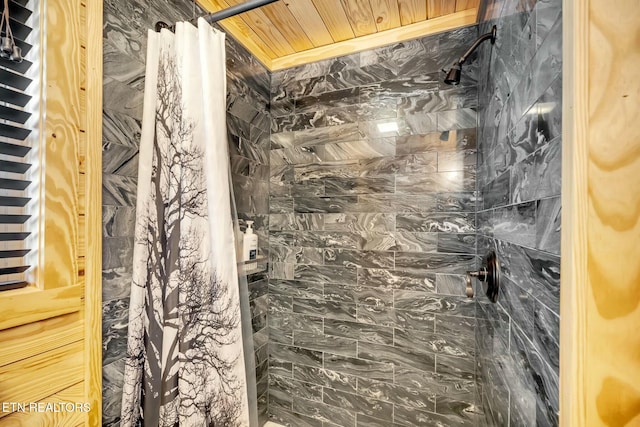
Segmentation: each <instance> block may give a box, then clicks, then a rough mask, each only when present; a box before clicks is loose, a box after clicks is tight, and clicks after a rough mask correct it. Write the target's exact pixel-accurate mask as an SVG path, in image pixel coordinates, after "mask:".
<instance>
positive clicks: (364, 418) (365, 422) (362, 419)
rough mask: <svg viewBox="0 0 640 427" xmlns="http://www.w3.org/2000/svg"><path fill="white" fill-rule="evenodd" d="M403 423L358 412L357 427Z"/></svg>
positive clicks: (390, 425) (375, 426) (395, 426)
mask: <svg viewBox="0 0 640 427" xmlns="http://www.w3.org/2000/svg"><path fill="white" fill-rule="evenodd" d="M400 425H401V424H396V423H392V422H389V421H387V420H379V419H377V418H373V417H370V416H368V415H364V414H356V427H398V426H400Z"/></svg>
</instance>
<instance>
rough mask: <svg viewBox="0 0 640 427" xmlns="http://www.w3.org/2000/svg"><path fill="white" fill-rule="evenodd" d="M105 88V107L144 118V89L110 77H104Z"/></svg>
mask: <svg viewBox="0 0 640 427" xmlns="http://www.w3.org/2000/svg"><path fill="white" fill-rule="evenodd" d="M103 89H104V92H103V93H104V98H103V106H104V108H105V109H108V110H113V111H116V112H118V113H122V114H125V115H127V116H131V117H134V118H137V119H141V118H142V103H143V93H142V90H137V89H135V88H134V87H132V86H129V85H127V84H124V83H121V82H119V81H117V80H114V79H112V78H109V77H107V78H105V79H104V83H103Z"/></svg>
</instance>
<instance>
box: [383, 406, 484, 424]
mask: <svg viewBox="0 0 640 427" xmlns="http://www.w3.org/2000/svg"><path fill="white" fill-rule="evenodd" d="M394 409H395V411H394V413H393V421H394V422H396V423H398V424H401V425H410V426H414V425H415V426H422V425H425V426H426V425H435V426H467V425H469V426H473V425H474V424H473V421H471V422H469V423H468V424H466V423H463V424H460V423H459V422H457V421H456V420H455V419H452V418H450V417H449V416H447V415H441V414H436V413H433V412H428V411H425V410H421V409H416V408H410V407H406V406H400V405H396V406H395V408H394Z"/></svg>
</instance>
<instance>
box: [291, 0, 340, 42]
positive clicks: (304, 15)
mask: <svg viewBox="0 0 640 427" xmlns="http://www.w3.org/2000/svg"><path fill="white" fill-rule="evenodd" d="M281 1H282V2H283V3H284V4H285V6H287V8H288V9H289V12H291V14H292V15H293V16H294V18H295V19H296V21H298V23H299V24H300V26H301V27H302V29H303V30H304V32H305V33H306V34H307V37H309V40H311V42H312V43H313V45H314V46H316V47H317V46H324V45H327V44H331V43H333V38H332V37H331V33H330V32H329V30H328V29H327V26H326V25H325V24H324V21H323V20H322V17H321V16H320V14H319V13H318V11H317V10H316V7H315V6H314V5H313V2H312V1H311V0H287V1H283V0H281Z"/></svg>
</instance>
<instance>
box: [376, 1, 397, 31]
mask: <svg viewBox="0 0 640 427" xmlns="http://www.w3.org/2000/svg"><path fill="white" fill-rule="evenodd" d="M369 3H370V4H371V11H372V12H373V19H374V20H375V21H376V28H377V29H378V31H384V30H389V29H391V28H396V27H399V26H400V25H402V24H401V23H400V9H399V8H398V2H397V0H369Z"/></svg>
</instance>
